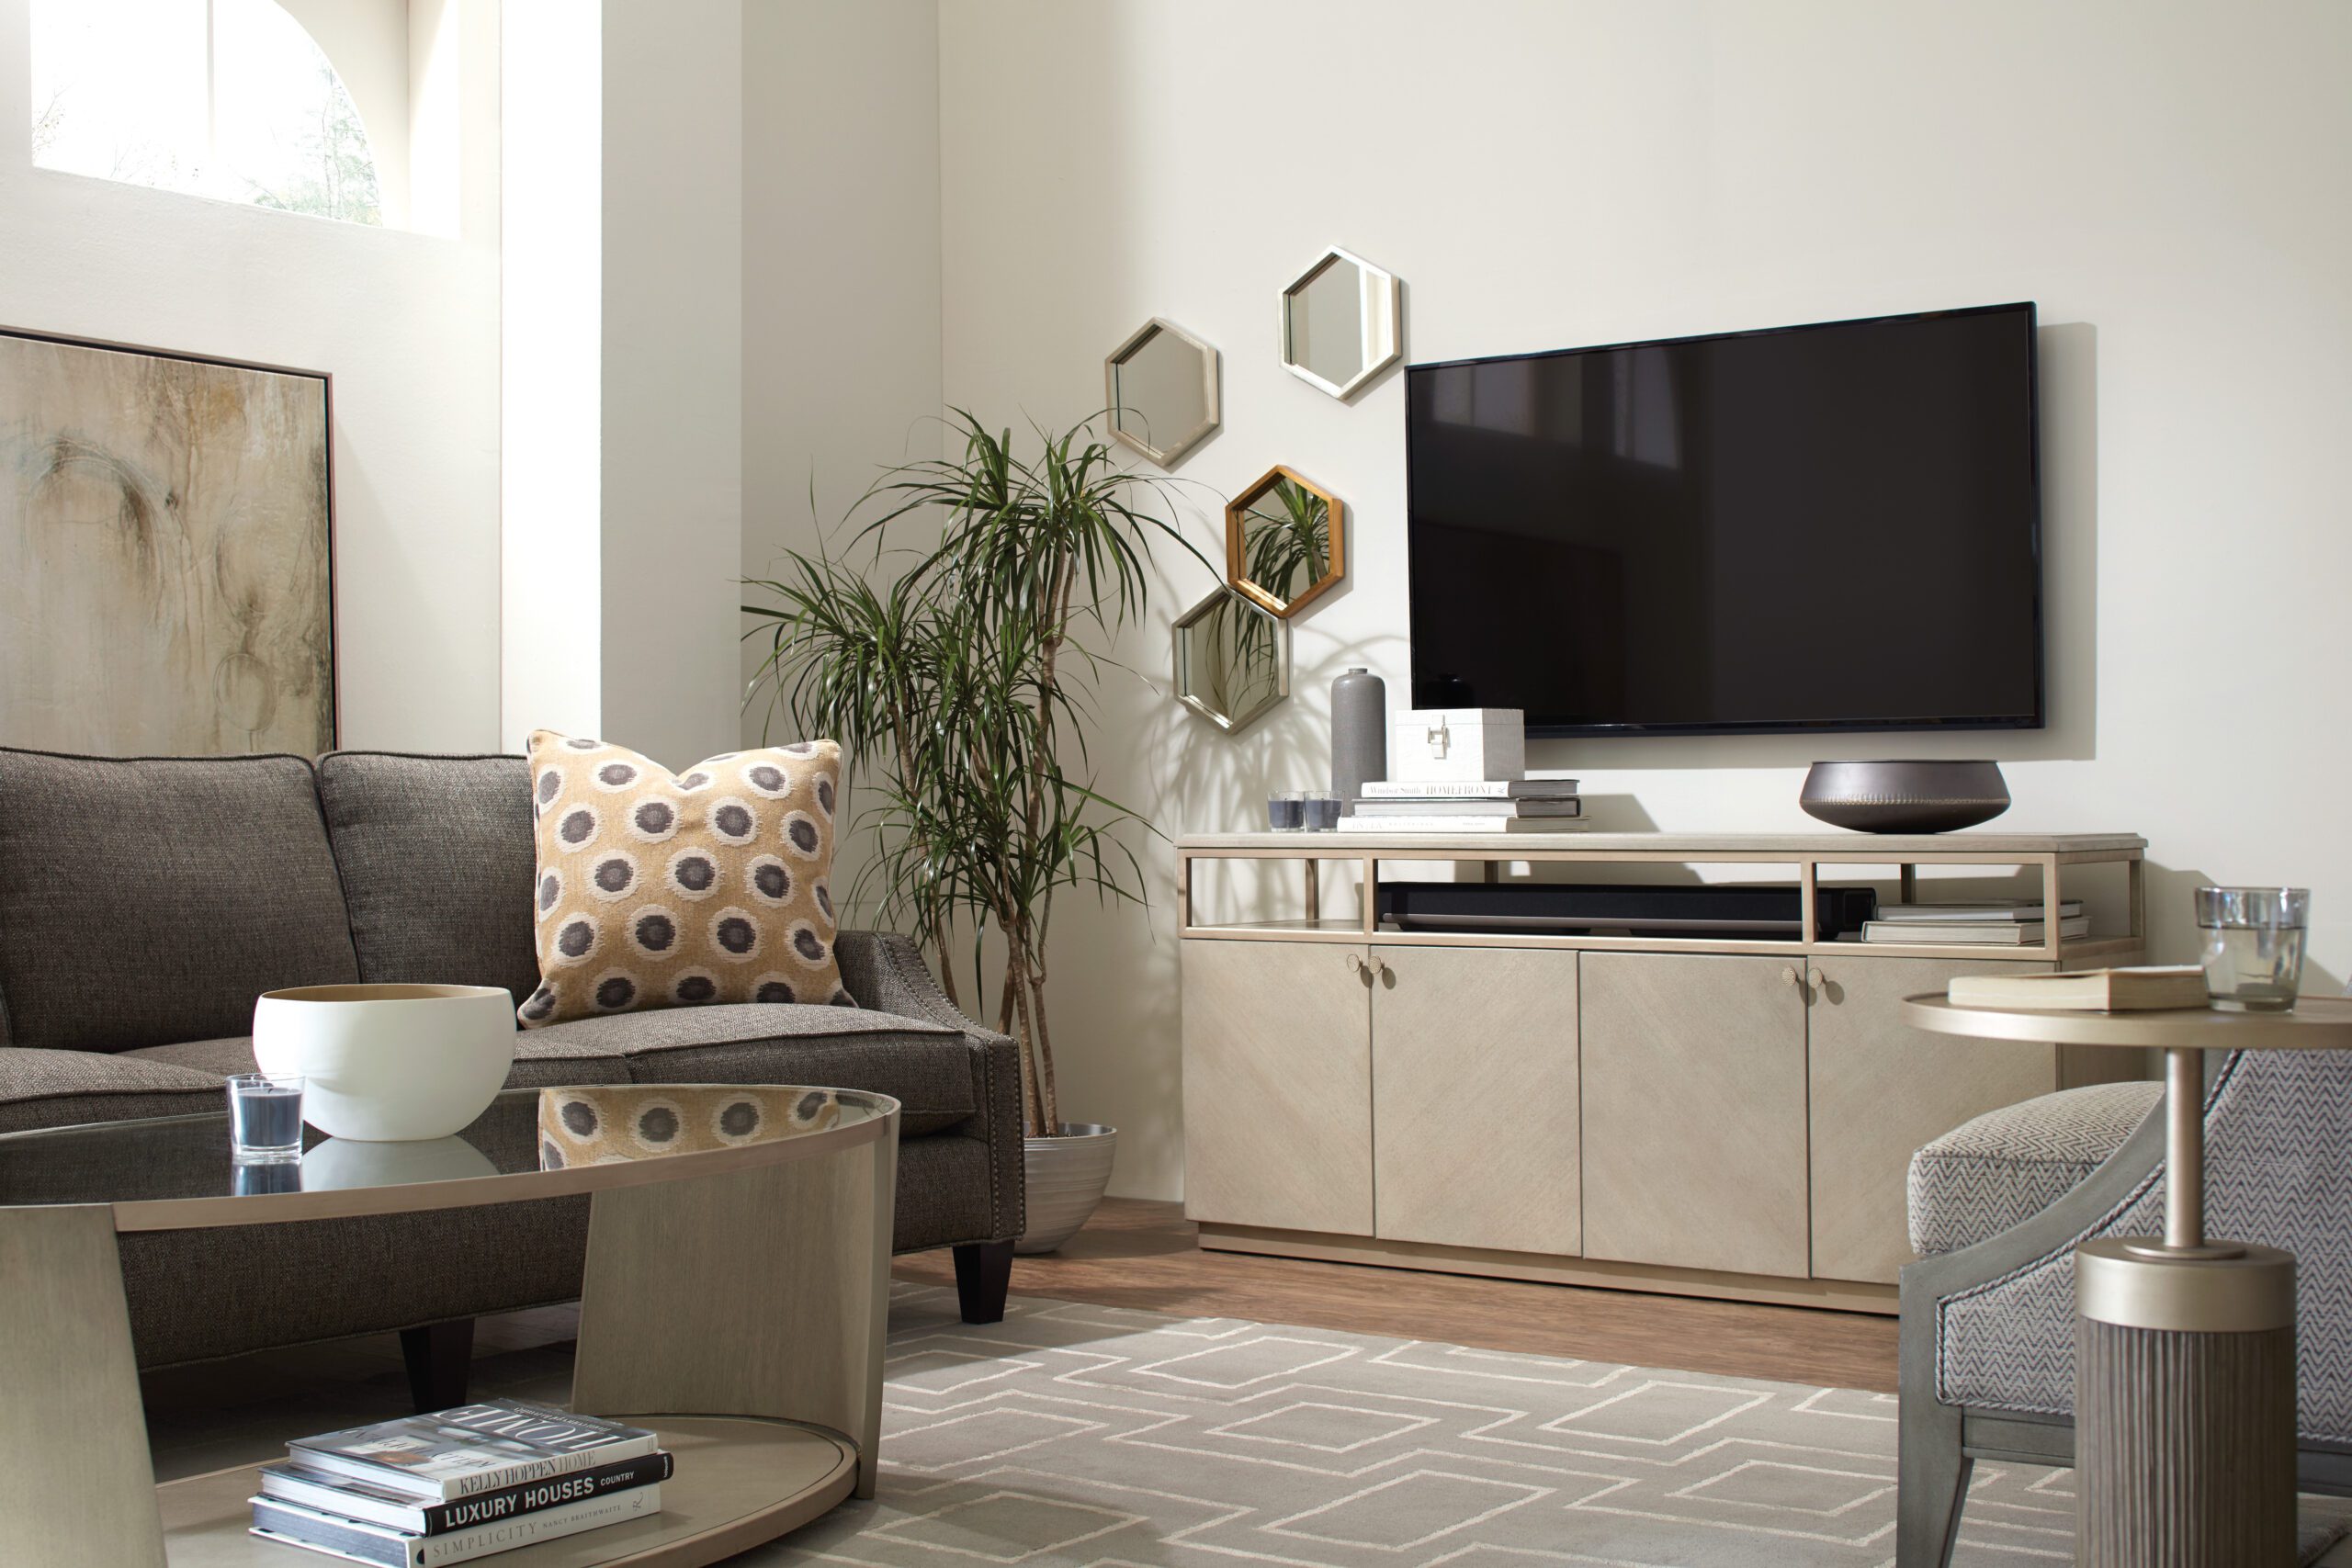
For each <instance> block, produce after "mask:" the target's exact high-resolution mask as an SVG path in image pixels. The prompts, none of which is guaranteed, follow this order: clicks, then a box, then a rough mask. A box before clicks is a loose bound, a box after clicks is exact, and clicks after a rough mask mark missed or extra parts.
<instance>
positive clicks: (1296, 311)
mask: <svg viewBox="0 0 2352 1568" xmlns="http://www.w3.org/2000/svg"><path fill="white" fill-rule="evenodd" d="M1403 299H1404V290H1403V288H1402V287H1401V286H1400V285H1399V284H1398V283H1397V276H1396V275H1395V274H1394V273H1390V272H1384V271H1383V270H1381V269H1380V268H1379V267H1376V266H1374V265H1372V264H1371V263H1370V262H1368V261H1366V260H1364V259H1363V257H1362V256H1360V255H1356V254H1353V253H1352V252H1349V251H1343V250H1340V248H1339V247H1338V246H1336V245H1335V246H1333V247H1332V248H1331V249H1329V250H1328V251H1326V252H1324V253H1323V254H1322V255H1320V256H1318V257H1317V258H1316V262H1315V265H1313V266H1310V267H1308V268H1307V269H1306V271H1305V272H1303V273H1301V274H1299V276H1298V278H1297V280H1296V281H1295V282H1294V283H1292V284H1291V286H1290V287H1289V288H1285V289H1283V299H1282V318H1283V368H1284V369H1287V370H1288V371H1289V372H1290V373H1291V374H1292V375H1294V376H1295V377H1297V378H1299V379H1300V380H1302V381H1304V382H1306V384H1307V385H1308V386H1310V387H1313V388H1316V389H1317V390H1319V391H1325V392H1329V393H1330V394H1331V395H1332V396H1333V397H1335V398H1339V399H1341V400H1346V399H1348V398H1351V397H1353V396H1355V394H1356V393H1357V392H1358V391H1359V390H1361V389H1363V386H1364V385H1365V383H1367V382H1369V381H1370V380H1371V379H1372V378H1374V377H1375V376H1377V375H1379V374H1380V373H1381V372H1382V371H1383V370H1385V369H1387V368H1388V367H1390V366H1392V365H1394V364H1396V363H1397V360H1398V359H1400V358H1402V357H1403V355H1404V352H1405V346H1404V333H1403V326H1402V317H1403V313H1404V312H1403Z"/></svg>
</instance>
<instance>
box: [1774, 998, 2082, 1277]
mask: <svg viewBox="0 0 2352 1568" xmlns="http://www.w3.org/2000/svg"><path fill="white" fill-rule="evenodd" d="M1818 962H1819V966H1820V969H1821V977H1822V978H1821V984H1820V985H1819V986H1818V987H1815V991H1814V995H1813V1004H1812V1009H1811V1014H1812V1016H1811V1025H1812V1051H1811V1068H1810V1070H1811V1075H1812V1079H1813V1093H1812V1101H1813V1273H1814V1277H1815V1279H1819V1280H1868V1281H1872V1282H1875V1283H1880V1284H1887V1285H1891V1284H1894V1282H1895V1275H1896V1274H1897V1272H1898V1271H1899V1270H1900V1269H1902V1268H1903V1266H1904V1265H1905V1264H1906V1263H1909V1262H1911V1261H1912V1260H1913V1258H1914V1257H1915V1256H1916V1255H1915V1254H1914V1253H1913V1252H1912V1250H1911V1233H1910V1226H1909V1224H1908V1217H1909V1216H1908V1203H1907V1200H1906V1183H1907V1179H1908V1177H1909V1174H1910V1170H1911V1156H1912V1155H1913V1154H1914V1153H1915V1152H1917V1150H1918V1149H1919V1148H1920V1147H1921V1146H1922V1145H1926V1144H1928V1143H1931V1142H1933V1141H1934V1140H1935V1139H1937V1138H1939V1137H1941V1136H1943V1135H1944V1134H1946V1133H1949V1132H1951V1130H1952V1129H1953V1128H1954V1127H1957V1126H1959V1125H1960V1124H1961V1123H1962V1122H1965V1121H1968V1120H1969V1119H1970V1118H1972V1117H1976V1116H1982V1115H1983V1114H1985V1112H1986V1111H1997V1110H1999V1109H2000V1108H2001V1107H2002V1106H2005V1105H2015V1104H2017V1103H2018V1101H2019V1100H2031V1099H2032V1098H2034V1096H2036V1095H2041V1094H2048V1093H2050V1092H2051V1091H2052V1089H2056V1088H2057V1087H2058V1048H2057V1047H2056V1046H2054V1045H2031V1044H2026V1043H2019V1042H2014V1041H2005V1040H1955V1039H1952V1038H1951V1037H1949V1036H1947V1035H1941V1034H1929V1033H1928V1032H1925V1031H1924V1030H1917V1029H1911V1028H1907V1027H1905V1025H1904V1024H1902V1023H1900V1022H1898V1021H1896V1012H1897V1004H1898V1003H1900V1002H1901V1001H1902V999H1903V998H1905V997H1916V996H1918V995H1921V994H1922V993H1924V992H1928V991H1940V990H1942V989H1943V988H1944V987H1946V986H1948V985H1950V984H1951V977H1952V976H1955V975H1991V974H1998V973H2007V974H2013V975H2014V974H2025V973H2029V972H2038V971H2044V970H2047V969H2049V968H2050V965H2049V964H2030V963H2025V964H2021V963H2018V962H2016V961H2015V960H2011V961H2009V962H2007V963H2002V962H1997V961H1992V962H1988V961H1985V960H1971V959H1941V958H1837V959H1830V958H1824V959H1821V960H1819V961H1818Z"/></svg>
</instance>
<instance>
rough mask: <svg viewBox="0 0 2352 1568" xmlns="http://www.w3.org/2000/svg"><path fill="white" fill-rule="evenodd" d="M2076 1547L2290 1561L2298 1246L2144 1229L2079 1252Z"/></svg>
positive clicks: (2162, 1559)
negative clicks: (2178, 1246) (2181, 1248)
mask: <svg viewBox="0 0 2352 1568" xmlns="http://www.w3.org/2000/svg"><path fill="white" fill-rule="evenodd" d="M2075 1484H2076V1485H2077V1487H2078V1488H2079V1489H2080V1490H2079V1494H2078V1499H2077V1504H2076V1508H2075V1561H2076V1562H2078V1563H2081V1564H2084V1565H2086V1568H2188V1565H2190V1564H2199V1565H2201V1564H2207V1563H2223V1562H2228V1563H2239V1562H2243V1563H2249V1564H2251V1563H2274V1562H2275V1563H2286V1562H2293V1561H2295V1260H2294V1258H2293V1257H2292V1255H2290V1254H2289V1253H2285V1252H2281V1251H2279V1250H2278V1248H2276V1247H2253V1246H2246V1245H2243V1244H2237V1243H2228V1242H2222V1243H2214V1244H2212V1245H2210V1246H2203V1247H2197V1248H2195V1249H2193V1250H2192V1251H2190V1252H2187V1253H2182V1254H2175V1255H2166V1254H2165V1251H2164V1249H2163V1248H2161V1247H2155V1246H2154V1245H2152V1244H2151V1243H2148V1242H2145V1241H2134V1240H2130V1239H2123V1238H2116V1239H2102V1240H2098V1241H2091V1242H2086V1243H2084V1244H2083V1246H2082V1247H2079V1248H2077V1249H2076V1251H2075Z"/></svg>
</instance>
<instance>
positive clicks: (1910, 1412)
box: [1895, 1051, 2352, 1568]
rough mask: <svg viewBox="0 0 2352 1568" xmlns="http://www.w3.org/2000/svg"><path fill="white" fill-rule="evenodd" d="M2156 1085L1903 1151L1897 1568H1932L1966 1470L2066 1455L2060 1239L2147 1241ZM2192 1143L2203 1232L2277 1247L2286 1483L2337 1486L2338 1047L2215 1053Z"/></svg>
mask: <svg viewBox="0 0 2352 1568" xmlns="http://www.w3.org/2000/svg"><path fill="white" fill-rule="evenodd" d="M2159 1092H2160V1086H2158V1085H2156V1084H2153V1083H2148V1084H2139V1083H2131V1084H2106V1085H2100V1086H2098V1087H2097V1088H2092V1089H2068V1090H2065V1091H2064V1092H2062V1093H2059V1094H2053V1095H2046V1096H2043V1097H2042V1098H2041V1099H2039V1100H2029V1101H2027V1102H2025V1103H2024V1104H2022V1105H2017V1106H2012V1107H2009V1108H2008V1109H2007V1110H2003V1111H1993V1112H1991V1113H1990V1114H1987V1115H1985V1116H1980V1117H1978V1118H1977V1119H1976V1120H1975V1121H1973V1122H1969V1123H1967V1124H1966V1125H1965V1126H1962V1127H1960V1128H1957V1129H1955V1130H1954V1131H1952V1132H1951V1133H1949V1134H1945V1136H1943V1137H1941V1138H1939V1139H1938V1140H1937V1141H1936V1142H1935V1143H1932V1144H1930V1145H1928V1146H1927V1147H1926V1148H1924V1149H1921V1150H1920V1151H1919V1152H1918V1153H1917V1155H1916V1156H1914V1157H1913V1159H1912V1164H1911V1185H1910V1204H1911V1239H1912V1247H1913V1248H1914V1249H1915V1250H1916V1251H1917V1252H1918V1253H1919V1254H1920V1255H1921V1260H1920V1261H1919V1262H1917V1263H1914V1264H1912V1265H1911V1266H1910V1267H1909V1268H1907V1269H1904V1270H1903V1284H1902V1306H1903V1325H1902V1366H1901V1374H1900V1375H1901V1383H1902V1427H1901V1439H1900V1440H1901V1457H1900V1461H1899V1464H1898V1474H1899V1476H1900V1482H1901V1493H1900V1500H1899V1506H1898V1523H1897V1528H1896V1550H1895V1561H1896V1563H1897V1564H1898V1568H1942V1565H1943V1564H1944V1563H1945V1562H1947V1561H1948V1560H1949V1558H1950V1556H1951V1546H1952V1540H1953V1538H1954V1535H1955V1534H1956V1532H1957V1530H1958V1528H1959V1524H1960V1517H1961V1510H1962V1506H1964V1504H1965V1502H1966V1497H1967V1490H1968V1478H1969V1472H1970V1471H1971V1469H1972V1468H1973V1466H1974V1463H1975V1461H1977V1460H1979V1459H1991V1460H2008V1461H2018V1462H2022V1463H2027V1464H2044V1465H2070V1464H2072V1463H2073V1462H2074V1453H2075V1432H2074V1420H2073V1416H2074V1371H2075V1329H2074V1310H2075V1260H2074V1252H2075V1244H2076V1243H2078V1242H2081V1241H2084V1240H2086V1239H2087V1238H2089V1237H2092V1236H2099V1235H2157V1234H2160V1233H2161V1232H2162V1231H2163V1228H2164V1213H2163V1210H2164V1174H2165V1171H2164V1126H2163V1118H2161V1117H2151V1116H2149V1115H2148V1111H2150V1110H2151V1109H2153V1108H2154V1105H2155V1104H2156V1102H2157V1099H2158V1096H2159ZM2205 1140H2206V1143H2205V1147H2206V1156H2205V1158H2206V1168H2205V1213H2206V1226H2207V1230H2208V1232H2209V1233H2210V1234H2211V1235H2217V1236H2225V1237H2228V1238H2230V1239H2232V1240H2235V1241H2251V1242H2261V1243H2264V1244H2267V1245H2268V1246H2271V1247H2285V1248H2287V1249H2288V1250H2289V1251H2290V1252H2292V1253H2293V1254H2294V1255H2295V1258H2296V1289H2297V1321H2296V1359H2297V1370H2298V1373H2299V1377H2300V1387H2299V1397H2300V1402H2301V1403H2300V1409H2299V1428H2300V1432H2301V1442H2300V1445H2299V1446H2300V1448H2301V1465H2300V1471H2301V1488H2302V1490H2304V1491H2306V1492H2317V1493H2333V1494H2338V1495H2352V1052H2324V1051H2322V1052H2309V1053H2304V1052H2290V1051H2278V1052H2245V1053H2241V1054H2237V1055H2228V1056H2221V1055H2218V1054H2216V1055H2215V1056H2214V1057H2212V1058H2211V1059H2209V1064H2208V1070H2207V1083H2206V1099H2205ZM2324 1539H2325V1538H2324V1536H2323V1537H2322V1538H2321V1540H2323V1541H2324Z"/></svg>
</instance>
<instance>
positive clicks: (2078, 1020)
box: [1903, 996, 2352, 1568]
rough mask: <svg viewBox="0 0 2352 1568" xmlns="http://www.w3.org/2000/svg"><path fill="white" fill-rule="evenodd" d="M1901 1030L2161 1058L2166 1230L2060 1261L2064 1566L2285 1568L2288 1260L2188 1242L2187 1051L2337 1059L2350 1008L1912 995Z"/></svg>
mask: <svg viewBox="0 0 2352 1568" xmlns="http://www.w3.org/2000/svg"><path fill="white" fill-rule="evenodd" d="M1903 1021H1904V1022H1905V1023H1907V1024H1910V1025H1911V1026H1912V1027H1913V1028H1915V1029H1925V1030H1931V1031H1933V1032H1937V1033H1941V1034H1960V1035H1968V1036H1973V1037H1974V1038H1976V1039H1980V1040H2024V1041H2037V1042H2050V1043H2057V1044H2061V1045H2104V1046H2112V1047H2115V1048H2117V1049H2121V1050H2146V1049H2149V1048H2151V1047H2154V1048H2156V1049H2159V1050H2162V1051H2163V1052H2164V1053H2165V1100H2164V1115H2165V1234H2164V1235H2163V1236H2162V1237H2161V1238H2157V1237H2154V1236H2103V1237H2099V1238H2098V1239H2095V1240H2091V1241H2086V1242H2084V1243H2083V1244H2082V1245H2081V1246H2080V1247H2076V1248H2075V1499H2076V1501H2075V1561H2076V1562H2080V1563H2084V1564H2088V1565H2091V1568H2187V1565H2188V1564H2191V1563H2208V1562H2245V1563H2262V1562H2292V1561H2294V1550H2295V1260H2294V1258H2293V1256H2292V1255H2290V1254H2289V1253H2286V1252H2282V1251H2280V1250H2279V1249H2278V1248H2277V1247H2257V1246H2255V1245H2253V1244H2251V1243H2246V1242H2235V1241H2223V1240H2219V1239H2216V1238H2212V1237H2209V1236H2207V1235H2206V1234H2205V1190H2204V1189H2205V1061H2204V1054H2205V1053H2206V1052H2208V1051H2336V1050H2345V1049H2352V998H2337V997H2311V998H2304V999H2303V1000H2301V1002H2300V1003H2298V1004H2297V1006H2296V1009H2295V1010H2294V1011H2292V1012H2268V1013H2264V1012H2223V1011H2222V1010H2218V1009H2211V1008H2187V1009H2175V1010H2164V1011H2145V1012H2062V1011H2056V1010H2034V1009H2026V1008H1977V1007H1954V1006H1953V1005H1952V1004H1951V1002H1949V1001H1947V1000H1946V999H1945V998H1942V997H1936V996H1926V997H1910V998H1905V1001H1904V1003H1903Z"/></svg>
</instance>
